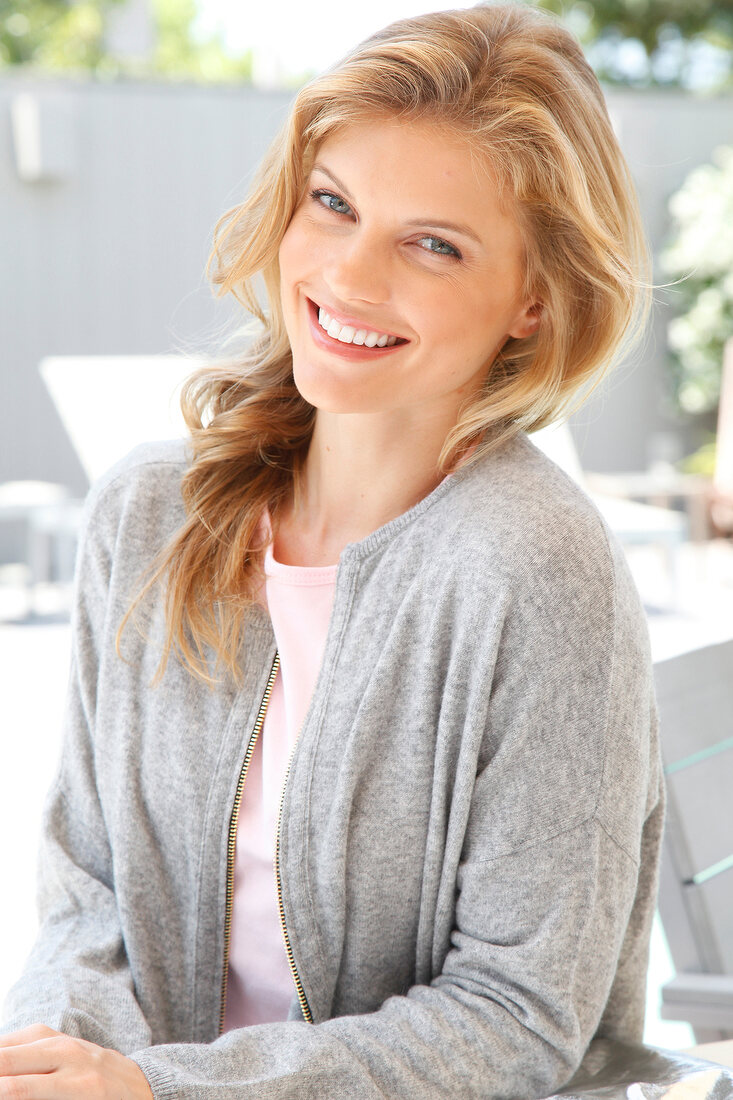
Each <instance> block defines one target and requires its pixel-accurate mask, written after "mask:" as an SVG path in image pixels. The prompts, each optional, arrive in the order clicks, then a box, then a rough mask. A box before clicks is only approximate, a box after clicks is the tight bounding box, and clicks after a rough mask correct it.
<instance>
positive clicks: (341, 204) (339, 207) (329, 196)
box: [311, 188, 351, 214]
mask: <svg viewBox="0 0 733 1100" xmlns="http://www.w3.org/2000/svg"><path fill="white" fill-rule="evenodd" d="M311 198H312V199H313V200H314V201H315V202H319V203H320V204H321V206H325V207H326V209H327V210H333V212H334V214H350V213H351V207H350V206H349V204H348V203H347V202H346V201H345V199H342V198H339V196H338V195H334V194H333V192H332V191H325V190H324V189H322V188H320V189H318V190H316V191H311Z"/></svg>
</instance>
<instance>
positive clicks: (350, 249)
mask: <svg viewBox="0 0 733 1100" xmlns="http://www.w3.org/2000/svg"><path fill="white" fill-rule="evenodd" d="M323 276H324V279H325V280H326V282H327V283H328V285H329V287H330V289H331V291H332V292H333V294H334V295H335V296H337V297H338V298H340V299H341V300H342V301H343V302H344V303H347V302H350V301H351V302H368V303H370V304H371V305H381V304H384V303H386V302H388V301H389V300H390V298H391V288H390V275H389V262H388V259H387V249H386V248H385V246H384V242H379V241H378V240H377V239H376V235H375V234H373V233H370V232H369V231H368V230H366V229H364V228H361V227H360V228H359V229H358V230H357V231H355V232H353V233H351V234H350V235H349V236H348V237H347V238H343V237H342V238H341V239H340V240H335V241H334V242H333V250H332V252H331V254H330V256H329V258H328V262H327V264H326V265H324V269H323Z"/></svg>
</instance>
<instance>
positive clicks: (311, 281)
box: [279, 119, 539, 422]
mask: <svg viewBox="0 0 733 1100" xmlns="http://www.w3.org/2000/svg"><path fill="white" fill-rule="evenodd" d="M279 259H280V275H281V298H282V308H283V314H284V318H285V325H286V328H287V332H288V336H289V339H290V344H291V347H292V351H293V371H294V376H295V382H296V385H297V387H298V389H299V391H300V393H301V394H302V395H303V397H304V398H305V399H306V400H307V401H308V402H310V403H311V404H312V405H314V406H315V407H316V408H317V409H321V410H324V411H329V412H335V413H358V412H365V413H375V412H391V411H392V412H398V411H399V412H401V413H406V414H407V415H408V417H420V416H434V417H439V418H441V420H444V421H446V420H447V421H448V422H455V420H456V419H457V416H458V411H459V409H460V406H461V405H462V404H463V403H464V401H465V400H466V398H467V397H469V396H470V395H471V394H472V393H473V392H474V391H475V390H476V389H477V388H478V387H480V386H481V384H482V382H483V380H484V378H485V376H486V373H487V371H488V368H489V366H490V364H491V362H492V360H493V359H494V357H495V355H496V353H497V352H498V350H499V349H500V348H501V347H502V345H503V344H504V342H505V341H506V339H507V338H508V337H509V336H515V337H524V336H528V335H529V334H530V333H531V332H533V331H534V330H535V329H536V327H537V325H538V323H539V321H538V310H537V309H536V308H535V307H534V305H533V303H527V302H524V301H523V300H522V295H521V290H522V283H523V246H522V239H521V235H520V230H519V226H518V223H517V221H516V219H515V217H513V216H512V214H511V212H510V210H508V209H507V208H506V207H505V205H504V204H502V202H501V196H500V192H499V188H498V185H497V183H496V181H495V180H494V178H493V177H492V175H491V174H490V172H489V171H488V169H487V167H486V166H485V165H484V164H483V163H481V162H477V158H476V155H475V153H474V151H473V150H472V149H471V147H470V146H469V145H468V143H467V142H466V141H465V140H464V139H462V138H460V137H457V136H455V135H451V134H449V133H447V132H446V130H445V129H444V128H441V127H440V126H439V125H438V124H437V123H435V122H430V121H420V122H408V123H405V122H404V121H403V122H398V121H397V120H394V119H387V120H385V119H380V120H374V121H366V122H363V123H358V124H353V125H349V126H348V127H344V128H342V129H340V130H339V131H337V132H336V133H335V134H333V135H332V136H331V137H330V138H328V139H327V140H326V141H325V142H324V143H323V144H322V145H321V146H320V148H319V150H318V153H317V155H316V158H315V165H314V168H313V171H312V173H311V176H310V179H309V182H308V186H307V189H306V193H305V197H304V198H303V200H302V202H301V203H300V205H299V206H298V208H297V210H296V211H295V213H294V215H293V218H292V220H291V222H290V225H289V226H288V229H287V231H286V233H285V236H284V237H283V240H282V244H281V246H280V253H279Z"/></svg>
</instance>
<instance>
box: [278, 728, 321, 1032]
mask: <svg viewBox="0 0 733 1100" xmlns="http://www.w3.org/2000/svg"><path fill="white" fill-rule="evenodd" d="M296 745H297V740H296V743H295V745H293V748H292V751H291V753H290V759H289V760H288V767H287V771H286V772H285V782H284V783H283V789H282V794H281V795H280V811H279V813H278V815H277V832H276V833H275V882H276V883H277V907H278V909H279V911H280V924H281V925H282V930H283V940H284V941H285V952H286V954H287V956H288V962H289V964H290V973H291V974H292V976H293V982H294V983H295V992H296V993H297V994H298V1001H299V1002H300V1011H301V1012H302V1014H303V1019H304V1020H305V1021H306V1022H307V1023H309V1024H312V1023H313V1013H312V1012H311V1010H310V1005H309V1004H308V998H307V997H306V995H305V990H304V989H303V983H302V982H301V980H300V974H299V973H298V968H297V966H296V965H295V955H294V954H293V947H292V944H291V943H290V935H289V933H288V926H287V924H286V923H285V905H284V903H283V884H282V876H281V874H280V832H281V827H282V817H283V805H284V803H285V790H286V788H287V785H288V776H289V775H290V767H291V765H292V763H293V756H294V755H295V748H296Z"/></svg>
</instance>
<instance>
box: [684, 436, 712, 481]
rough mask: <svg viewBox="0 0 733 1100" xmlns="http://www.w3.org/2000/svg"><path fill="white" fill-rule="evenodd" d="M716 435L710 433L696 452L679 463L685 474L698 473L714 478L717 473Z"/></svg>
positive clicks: (699, 475) (700, 475)
mask: <svg viewBox="0 0 733 1100" xmlns="http://www.w3.org/2000/svg"><path fill="white" fill-rule="evenodd" d="M715 453H716V440H715V435H714V434H713V435H710V436H709V438H708V439H707V440H706V442H705V443H703V445H702V447H700V448H699V449H698V450H697V451H695V453H694V454H691V455H688V456H687V458H683V459H682V461H681V462H680V463H679V464H678V465H679V468H680V470H681V471H682V473H684V474H697V475H698V477H709V478H712V477H713V475H714V473H715Z"/></svg>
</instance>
